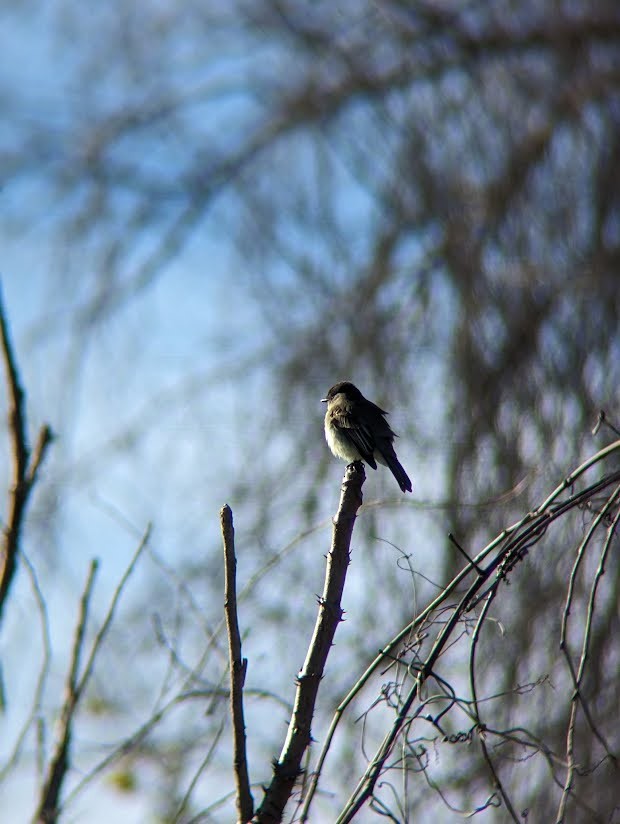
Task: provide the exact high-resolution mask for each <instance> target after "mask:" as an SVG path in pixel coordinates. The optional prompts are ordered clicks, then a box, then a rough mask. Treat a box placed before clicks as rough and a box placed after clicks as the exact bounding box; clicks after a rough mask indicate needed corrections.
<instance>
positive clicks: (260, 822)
mask: <svg viewBox="0 0 620 824" xmlns="http://www.w3.org/2000/svg"><path fill="white" fill-rule="evenodd" d="M365 478H366V475H365V472H364V468H363V465H362V463H361V462H356V463H354V464H350V465H349V466H347V469H346V471H345V476H344V480H343V483H342V491H341V495H340V505H339V507H338V514H337V515H336V517H335V518H334V529H333V533H332V544H331V548H330V550H329V553H328V555H327V566H326V570H325V585H324V588H323V595H322V596H321V598H320V599H319V611H318V615H317V619H316V624H315V626H314V633H313V636H312V640H311V642H310V646H309V648H308V654H307V655H306V660H305V662H304V665H303V667H302V669H301V672H300V673H299V676H298V678H297V691H296V694H295V705H294V708H293V716H292V718H291V721H290V723H289V728H288V735H287V737H286V741H285V743H284V747H283V748H282V752H281V754H280V758H279V759H278V760H277V761H276V762H275V764H274V770H273V779H272V781H271V784H270V785H269V787H268V788H267V790H266V792H265V797H264V798H263V801H262V803H261V805H260V807H259V809H258V811H257V813H256V815H255V817H254V819H253V821H255V822H256V824H272V823H273V824H276V823H277V822H280V821H281V820H282V815H283V813H284V808H285V806H286V803H287V801H288V800H289V798H290V796H291V793H292V791H293V787H294V786H295V782H296V781H297V779H298V777H299V775H300V771H301V762H302V758H303V755H304V753H305V751H306V749H307V748H308V747H309V745H310V743H311V741H312V734H311V723H312V718H313V715H314V707H315V704H316V699H317V695H318V691H319V685H320V683H321V679H322V677H323V672H324V670H325V664H326V662H327V656H328V655H329V651H330V649H331V646H332V643H333V640H334V635H335V633H336V628H337V626H338V624H339V623H340V621H342V613H343V610H342V607H341V601H342V593H343V590H344V584H345V580H346V575H347V568H348V565H349V560H350V547H351V536H352V534H353V527H354V525H355V520H356V518H357V512H358V510H359V508H360V506H361V505H362V485H363V483H364V480H365Z"/></svg>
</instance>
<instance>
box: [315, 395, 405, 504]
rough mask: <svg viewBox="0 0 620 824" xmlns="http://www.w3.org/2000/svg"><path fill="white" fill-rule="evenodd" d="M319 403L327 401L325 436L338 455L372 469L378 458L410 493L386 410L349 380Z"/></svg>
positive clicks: (375, 466) (332, 449)
mask: <svg viewBox="0 0 620 824" xmlns="http://www.w3.org/2000/svg"><path fill="white" fill-rule="evenodd" d="M321 403H326V404H327V412H326V413H325V438H326V440H327V444H328V446H329V448H330V449H331V451H332V452H333V453H334V455H335V456H336V457H337V458H342V460H344V461H348V462H349V463H353V461H361V460H364V461H366V463H367V464H368V465H369V466H372V468H373V469H376V468H377V461H379V463H382V464H383V465H384V466H387V467H388V468H389V470H390V472H391V473H392V475H393V476H394V477H395V478H396V480H397V481H398V485H399V487H400V488H401V490H402V491H403V492H411V481H410V480H409V476H408V475H407V473H406V472H405V470H404V469H403V468H402V466H401V465H400V463H399V462H398V458H397V457H396V452H394V447H393V446H392V441H393V440H394V438H395V437H396V435H395V433H394V432H392V430H391V428H390V425H389V423H388V422H387V421H386V419H385V416H386V415H387V412H384V411H383V409H380V408H379V407H378V406H377V405H376V404H374V403H372V401H369V400H367V399H366V398H365V397H364V396H363V395H362V393H361V392H360V391H359V389H358V388H357V386H354V385H353V384H352V383H350V382H349V381H342V382H341V383H337V384H335V385H334V386H332V388H331V389H330V390H329V392H328V393H327V397H326V398H323V399H322V401H321Z"/></svg>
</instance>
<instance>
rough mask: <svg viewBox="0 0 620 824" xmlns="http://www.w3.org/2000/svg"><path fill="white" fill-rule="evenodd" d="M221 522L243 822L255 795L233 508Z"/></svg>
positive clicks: (239, 810)
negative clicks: (247, 735)
mask: <svg viewBox="0 0 620 824" xmlns="http://www.w3.org/2000/svg"><path fill="white" fill-rule="evenodd" d="M220 526H221V529H222V542H223V544H224V574H225V578H224V612H225V614H226V629H227V631H228V648H229V662H230V714H231V717H232V724H233V764H234V773H235V782H236V784H237V813H238V820H239V824H244V822H246V821H249V820H250V819H251V818H252V815H253V814H254V799H253V798H252V793H251V792H250V778H249V775H248V761H247V753H246V748H245V721H244V719H243V684H244V682H245V673H246V670H247V665H248V661H247V658H242V656H241V635H240V633H239V621H238V617H237V558H236V556H235V528H234V526H233V515H232V510H231V508H230V507H229V506H228V505H226V506H223V507H222V509H221V510H220Z"/></svg>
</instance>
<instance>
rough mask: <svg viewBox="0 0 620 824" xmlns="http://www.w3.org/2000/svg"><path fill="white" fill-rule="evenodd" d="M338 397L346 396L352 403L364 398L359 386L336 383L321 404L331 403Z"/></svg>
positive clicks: (341, 382)
mask: <svg viewBox="0 0 620 824" xmlns="http://www.w3.org/2000/svg"><path fill="white" fill-rule="evenodd" d="M336 395H344V396H345V398H347V399H348V400H351V401H357V400H359V399H360V398H361V397H363V395H362V393H361V392H360V391H359V389H358V388H357V386H355V384H353V383H351V381H340V383H335V384H334V385H333V386H332V388H331V389H330V390H329V392H328V393H327V395H326V396H325V397H324V398H322V399H321V403H329V401H331V400H333V399H334V398H335V397H336Z"/></svg>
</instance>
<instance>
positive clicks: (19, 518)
mask: <svg viewBox="0 0 620 824" xmlns="http://www.w3.org/2000/svg"><path fill="white" fill-rule="evenodd" d="M0 346H1V348H2V360H3V361H4V369H5V372H6V383H7V395H8V399H9V409H8V418H9V433H10V439H11V453H12V459H13V460H12V469H11V491H10V496H9V508H8V517H7V524H6V527H5V529H4V533H3V537H2V548H1V550H0V621H1V620H2V616H3V612H4V605H5V603H6V600H7V597H8V594H9V589H10V587H11V583H12V582H13V577H14V576H15V571H16V569H17V557H18V554H19V541H20V535H21V530H22V526H23V523H24V515H25V512H26V505H27V503H28V498H29V497H30V493H31V491H32V487H33V486H34V483H35V481H36V478H37V474H38V471H39V468H40V466H41V464H42V462H43V459H44V457H45V453H46V451H47V448H48V446H49V445H50V443H51V442H52V439H53V435H52V430H51V428H50V427H49V426H47V425H46V426H43V427H42V428H41V430H40V432H39V436H38V438H37V444H36V447H35V451H34V456H33V459H32V461H31V460H30V448H29V446H28V435H27V431H26V430H27V426H26V410H25V395H24V390H23V389H22V386H21V380H20V376H19V369H18V367H17V359H16V358H15V353H14V351H13V344H12V343H11V336H10V333H9V324H8V320H7V317H6V313H5V311H4V302H3V299H2V291H1V289H0Z"/></svg>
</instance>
